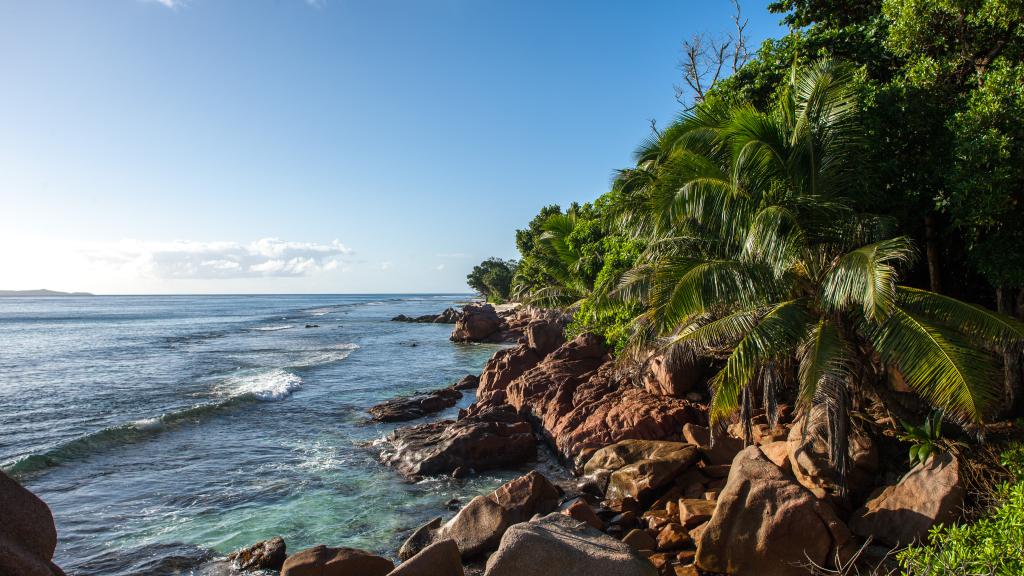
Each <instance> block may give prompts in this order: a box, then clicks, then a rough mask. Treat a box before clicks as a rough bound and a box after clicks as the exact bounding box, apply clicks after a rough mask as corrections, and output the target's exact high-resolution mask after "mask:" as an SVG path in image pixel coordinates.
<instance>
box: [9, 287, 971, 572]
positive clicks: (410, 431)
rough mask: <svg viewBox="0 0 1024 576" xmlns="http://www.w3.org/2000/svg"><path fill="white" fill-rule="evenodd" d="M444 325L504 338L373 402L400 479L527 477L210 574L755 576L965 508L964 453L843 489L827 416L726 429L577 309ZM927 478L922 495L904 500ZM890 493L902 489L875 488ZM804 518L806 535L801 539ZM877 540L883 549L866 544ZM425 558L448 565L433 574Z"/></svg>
mask: <svg viewBox="0 0 1024 576" xmlns="http://www.w3.org/2000/svg"><path fill="white" fill-rule="evenodd" d="M428 316H429V315H428ZM436 317H437V318H442V317H443V319H445V320H446V321H447V320H454V323H453V329H452V331H451V335H450V337H449V338H450V339H451V340H453V341H455V342H468V343H472V342H489V343H500V344H502V347H501V348H499V349H498V350H497V351H496V352H494V354H493V355H492V356H491V357H490V358H489V359H488V360H487V361H486V362H485V364H484V366H483V369H482V371H481V373H480V375H479V376H478V377H477V376H476V375H473V374H471V375H468V376H466V377H465V378H463V379H462V380H459V381H457V382H453V383H452V384H451V385H449V386H448V387H446V388H442V389H440V390H436V391H426V392H422V391H421V393H420V394H417V395H413V396H402V397H399V398H393V399H391V400H388V401H386V402H384V403H383V404H381V405H378V406H388V407H389V410H385V411H382V412H377V413H376V414H375V412H374V408H376V407H374V408H371V409H370V412H369V414H370V415H371V416H377V417H378V419H379V420H382V421H394V420H391V417H392V416H394V415H395V414H398V415H400V416H401V417H400V418H399V419H398V420H400V421H401V423H400V424H399V426H398V427H396V428H395V429H394V430H393V431H392V432H391V433H390V434H389V435H388V436H387V438H386V439H384V440H382V441H379V442H377V443H375V444H374V445H372V446H371V447H370V448H369V449H370V450H372V451H374V452H375V453H376V454H377V457H378V458H379V460H380V461H381V463H382V464H383V465H385V466H387V468H386V470H385V472H386V473H388V474H393V475H395V476H396V477H397V476H402V477H404V478H405V479H406V481H407V482H410V483H412V484H413V485H416V484H417V483H420V482H424V481H434V480H436V479H439V478H446V477H447V478H448V479H449V480H447V481H451V482H456V483H460V482H464V481H466V479H472V478H474V477H477V476H479V475H482V474H489V473H490V472H492V471H503V472H509V471H516V474H519V476H515V477H513V478H512V479H511V480H509V481H508V482H506V483H505V484H503V485H501V486H500V487H498V488H497V489H496V490H494V491H493V492H490V491H488V492H485V493H481V494H479V495H477V496H476V497H475V498H472V499H469V500H463V499H452V500H450V501H448V502H447V503H446V507H447V509H448V510H447V513H444V514H442V515H441V516H440V517H438V518H435V519H434V520H431V521H429V522H427V523H426V524H424V525H422V526H420V527H419V528H413V527H410V530H411V532H409V534H408V538H407V539H406V541H405V543H404V544H403V545H402V546H401V547H399V548H398V549H397V550H393V551H391V552H390V553H384V554H382V555H380V556H378V555H377V554H374V553H371V552H366V551H361V550H360V551H356V552H354V551H352V550H353V549H350V548H331V547H330V546H331V545H332V543H331V542H326V543H325V544H326V547H323V548H318V547H314V548H306V549H302V550H291V549H288V548H287V541H286V540H287V535H276V534H266V536H265V537H266V538H270V540H264V541H261V542H258V543H256V544H254V545H253V546H250V547H246V548H243V549H241V550H239V551H236V552H235V553H234V554H233V555H232V556H230V557H228V558H223V557H221V558H217V559H214V561H213V562H212V563H206V564H205V565H204V566H203V568H202V570H201V573H204V574H218V573H222V574H225V573H229V572H230V573H236V572H239V571H240V572H241V573H244V572H245V571H246V570H248V569H256V568H259V569H264V570H266V569H270V570H276V569H283V570H282V572H281V573H282V574H284V575H292V574H304V573H306V572H304V571H303V570H306V569H316V567H317V566H321V567H322V566H324V565H327V564H330V563H332V562H334V563H341V564H345V563H354V564H352V565H356V564H359V565H363V564H365V563H367V562H370V563H371V564H375V565H376V566H377V568H376V569H377V570H378V572H372V573H373V574H377V573H379V574H380V576H384V575H385V574H391V575H395V576H400V575H402V574H421V575H436V576H457V575H458V574H473V575H486V576H506V575H507V576H530V575H532V574H550V573H552V572H540V573H538V572H531V569H530V568H528V566H527V565H528V563H529V562H528V561H527V560H526V559H528V558H531V557H534V556H536V555H537V554H541V555H543V554H551V555H553V557H566V558H573V561H572V562H573V563H572V565H571V566H566V567H565V568H564V570H563V572H559V573H564V574H580V575H582V574H590V573H594V572H593V571H592V570H594V568H593V567H594V566H597V565H600V566H602V567H607V566H609V565H613V566H615V567H617V568H616V570H618V572H615V573H621V574H627V575H633V574H636V575H642V576H653V575H655V574H660V575H666V576H679V575H696V574H704V573H713V572H720V573H729V574H738V575H742V574H750V573H755V572H751V570H752V569H753V567H754V566H759V568H758V572H756V573H759V574H771V575H774V574H779V575H784V576H788V575H789V574H794V575H795V574H803V573H806V572H807V570H808V565H807V564H806V563H801V562H802V561H801V560H800V559H801V558H805V559H806V561H807V562H813V563H814V564H816V565H820V566H828V565H835V562H842V561H843V560H842V559H843V558H851V557H863V558H870V559H874V560H878V561H879V562H884V561H885V560H886V556H887V555H888V547H887V546H891V545H892V543H893V542H894V541H895V543H896V544H898V543H899V541H900V539H901V538H907V537H919V535H920V534H921V533H922V531H924V532H926V531H927V528H928V527H930V526H931V525H932V524H935V523H939V522H942V521H948V519H949V518H950V517H951V514H953V513H954V511H955V510H957V509H958V507H959V506H960V505H962V504H963V501H964V489H963V479H962V478H961V475H962V473H961V472H960V469H959V467H958V466H957V462H956V460H955V459H953V460H950V459H948V458H934V459H932V460H930V461H929V462H928V463H927V465H926V464H920V465H918V466H917V467H915V468H913V469H911V470H909V471H906V470H903V471H900V473H899V474H895V473H894V471H893V470H892V469H885V464H884V463H883V461H882V460H884V458H880V455H881V454H883V453H885V451H886V450H888V448H887V447H886V446H885V445H884V443H885V440H884V439H879V438H877V437H872V436H870V435H868V436H863V437H860V439H859V441H858V444H857V450H856V451H855V452H853V453H851V456H852V458H853V466H854V468H853V475H852V476H851V481H852V482H854V483H856V484H855V485H851V486H850V488H851V495H850V496H840V495H839V493H838V492H837V486H836V484H835V476H834V470H833V469H832V468H830V464H829V462H828V458H827V455H826V454H824V452H823V447H822V446H821V445H818V444H816V443H815V440H814V439H813V436H812V438H811V439H810V440H805V439H804V438H803V437H802V436H801V434H800V433H799V432H800V430H802V429H804V428H809V429H811V430H814V429H815V427H817V426H820V425H821V420H820V418H819V416H820V415H816V414H815V413H813V412H812V413H811V414H809V415H799V416H798V415H795V414H793V413H792V411H791V410H789V409H788V408H786V407H782V409H781V410H780V413H781V417H780V418H779V419H778V421H776V422H770V421H769V419H768V418H767V417H766V415H764V414H760V415H757V414H755V416H754V419H753V420H754V427H753V430H751V431H750V433H751V438H750V441H749V442H746V443H745V442H744V441H743V439H742V437H743V435H744V431H743V430H741V428H740V427H739V426H738V424H737V423H735V422H734V423H733V425H731V426H729V427H728V429H726V430H717V431H716V432H715V433H714V434H712V433H711V431H710V430H709V429H708V428H707V427H706V425H707V421H708V418H707V411H708V402H709V400H710V397H709V396H708V393H707V387H706V382H703V383H702V382H701V380H700V378H694V377H693V372H694V371H695V370H697V368H696V367H693V366H689V367H686V366H682V367H680V366H678V365H675V364H673V362H672V361H670V360H671V359H669V358H665V357H660V356H657V355H655V356H654V357H652V358H650V359H648V361H647V362H646V363H645V365H644V368H643V370H642V371H641V372H640V373H639V374H638V373H635V372H633V373H629V372H628V371H624V370H622V368H621V367H620V366H618V365H617V364H616V362H615V361H614V359H613V358H612V356H611V354H610V352H609V350H608V349H607V347H606V346H605V345H604V344H603V342H601V341H600V339H599V338H597V337H596V336H594V335H592V334H582V335H580V336H578V337H576V338H574V339H572V340H568V341H567V340H566V338H565V326H566V324H567V323H568V320H569V319H568V317H566V316H565V315H564V314H563V313H561V312H558V311H554V310H539V309H533V308H527V307H519V306H507V307H504V308H501V309H497V308H495V307H492V306H489V305H486V304H480V303H468V304H466V305H465V306H464V307H463V309H462V310H461V311H459V314H458V316H457V317H453V316H452V315H451V314H448V313H447V311H446V312H445V313H442V314H439V315H436ZM396 320H400V319H398V318H396ZM406 321H414V322H418V321H420V320H416V319H408V320H406ZM426 321H430V320H429V319H428V320H426ZM455 394H458V397H457V399H456V400H455V401H454V402H453V401H452V398H455ZM470 394H471V395H470ZM435 400H436V401H435ZM468 400H471V402H467V401H468ZM455 404H458V405H459V406H462V408H459V409H458V415H457V417H455V418H447V419H444V418H442V419H437V418H436V417H432V416H433V415H436V414H444V413H446V412H444V411H445V410H449V411H450V410H453V409H455ZM424 418H426V419H427V421H426V422H424V421H423V419H424ZM712 437H714V441H712ZM745 444H746V445H745ZM903 472H906V474H905V475H904V474H903ZM908 486H909V487H910V488H908ZM914 486H916V487H917V492H915V493H914V494H913V498H914V501H912V502H909V503H908V500H907V498H906V497H903V499H902V500H897V501H898V502H899V504H898V505H897V504H892V503H891V502H889V503H888V504H887V501H886V499H887V498H888V499H889V500H892V498H893V494H897V495H898V494H899V492H900V490H902V489H908V490H909V489H911V488H912V487H914ZM921 486H926V487H928V490H927V493H925V491H922V490H921V488H920V487H921ZM875 488H885V491H883V492H882V494H881V495H873V493H874V492H877V490H874V489H875ZM886 491H887V492H888V496H887V495H886V494H887V492H886ZM32 498H34V497H32V496H31V495H24V494H23V495H22V496H21V499H22V500H24V501H25V502H29V503H31V502H32ZM40 503H41V502H40ZM33 506H34V507H35V511H34V512H31V513H26V515H29V516H35V517H36V519H37V520H38V522H37V526H36V527H35V528H34V529H23V530H22V532H23V533H28V534H31V533H33V530H35V532H37V533H45V532H47V530H53V532H54V534H56V530H55V529H53V528H52V526H53V520H52V515H50V516H49V520H48V521H47V518H46V516H47V515H48V514H49V510H48V509H46V513H45V514H44V513H42V512H41V511H40V508H39V506H38V505H37V504H34V505H30V506H28V507H29V508H32V507H33ZM42 506H43V507H44V508H45V504H43V505H42ZM767 510H774V511H776V512H773V513H772V514H769V515H766V513H765V512H764V511H767ZM880 510H884V511H886V512H885V514H883V515H881V516H879V511H880ZM439 511H440V510H439ZM925 514H928V515H930V516H929V520H928V522H927V526H925V525H923V524H921V523H920V522H918V524H913V525H910V526H909V527H902V528H897V529H896V531H895V532H894V531H893V529H892V525H893V522H892V521H891V520H889V518H891V517H897V518H899V517H901V516H900V515H902V517H903V518H917V517H919V516H923V515H925ZM894 515H895V516H894ZM900 524H907V523H906V522H905V521H902V522H901V523H900ZM796 526H799V527H800V533H801V534H802V535H803V536H802V539H801V540H800V541H795V540H794V539H793V538H792V534H793V533H794V528H795V527H796ZM752 535H754V536H752ZM876 535H879V536H878V538H879V540H881V543H880V544H873V545H871V546H867V547H866V548H860V547H861V546H862V545H864V544H863V543H864V542H865V541H867V542H869V543H870V540H869V539H868V538H869V537H872V538H873V537H875V536H876ZM280 536H284V538H283V539H282V538H281V537H280ZM751 538H756V539H755V540H751ZM279 540H280V542H278V541H279ZM55 541H56V536H55V538H54V543H55ZM524 542H525V543H526V544H524ZM858 550H859V552H858ZM865 550H866V551H867V556H865ZM602 551H603V552H602ZM34 554H35V557H36V558H38V559H39V561H40V562H42V563H44V564H43V565H46V566H48V567H47V568H46V570H49V571H50V573H52V574H60V573H62V572H60V571H59V569H58V568H56V567H55V566H53V565H52V562H51V561H50V558H52V549H51V550H50V552H49V556H47V551H46V546H45V545H44V546H43V547H42V548H40V549H38V550H36V552H34ZM766 554H767V555H766ZM833 558H834V559H836V560H833ZM286 562H287V563H286ZM45 563H49V564H48V565H47V564H45ZM609 563H611V564H609ZM426 565H429V566H432V567H435V568H436V567H441V568H436V569H435V568H431V570H433V571H426V572H424V571H422V570H423V566H426ZM765 566H768V567H767V568H766V567H765ZM698 567H699V568H698ZM602 569H606V568H602ZM581 570H582V571H581ZM586 570H591V572H587V571H586ZM337 573H338V574H349V573H353V574H354V573H355V572H337ZM360 573H362V572H360ZM368 573H369V572H368Z"/></svg>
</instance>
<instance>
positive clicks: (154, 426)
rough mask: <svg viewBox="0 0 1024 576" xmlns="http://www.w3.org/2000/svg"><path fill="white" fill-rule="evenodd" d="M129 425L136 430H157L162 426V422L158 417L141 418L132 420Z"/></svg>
mask: <svg viewBox="0 0 1024 576" xmlns="http://www.w3.org/2000/svg"><path fill="white" fill-rule="evenodd" d="M131 425H132V427H134V428H135V429H136V430H159V429H161V428H163V427H164V423H163V421H162V420H161V419H160V418H143V419H142V420H136V421H134V422H132V424H131Z"/></svg>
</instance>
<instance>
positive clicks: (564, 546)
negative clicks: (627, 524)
mask: <svg viewBox="0 0 1024 576" xmlns="http://www.w3.org/2000/svg"><path fill="white" fill-rule="evenodd" d="M552 574H558V575H559V576H593V575H595V574H601V575H602V576H657V574H658V571H657V570H656V569H655V568H654V566H653V565H652V564H651V563H650V562H648V561H647V559H646V558H644V557H643V556H641V555H640V554H639V553H637V552H636V551H635V550H633V549H632V548H631V547H630V546H629V545H628V544H625V543H623V542H620V541H618V540H616V539H614V538H612V537H610V536H608V535H606V534H603V533H601V532H599V531H597V530H595V529H594V528H591V527H590V526H589V525H587V524H586V523H585V522H580V521H578V520H575V519H573V518H570V517H569V516H566V515H564V514H559V513H552V514H548V515H547V516H542V517H539V518H535V519H533V520H530V521H529V522H522V523H519V524H516V525H514V526H512V527H511V528H509V529H508V530H507V531H506V532H505V535H504V536H503V537H502V539H501V545H500V546H499V547H498V550H497V551H496V552H495V553H494V554H492V555H491V557H490V558H489V559H488V560H487V569H486V572H485V576H551V575H552Z"/></svg>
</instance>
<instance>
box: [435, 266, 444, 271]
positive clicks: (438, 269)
mask: <svg viewBox="0 0 1024 576" xmlns="http://www.w3.org/2000/svg"><path fill="white" fill-rule="evenodd" d="M434 270H437V271H438V272H440V271H441V270H444V264H438V265H437V266H435V267H434Z"/></svg>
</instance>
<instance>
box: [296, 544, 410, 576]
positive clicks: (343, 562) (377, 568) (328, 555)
mask: <svg viewBox="0 0 1024 576" xmlns="http://www.w3.org/2000/svg"><path fill="white" fill-rule="evenodd" d="M394 568H395V565H394V563H392V562H391V560H388V559H387V558H381V557H380V556H377V555H376V554H371V553H369V552H366V551H364V550H357V549H355V548H328V547H327V546H324V545H323V544H321V545H319V546H314V547H313V548H306V549H305V550H300V551H298V552H296V553H295V554H292V555H291V556H289V557H288V559H287V560H285V561H284V566H282V567H281V576H386V575H387V574H389V573H390V572H391V571H392V570H394Z"/></svg>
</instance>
